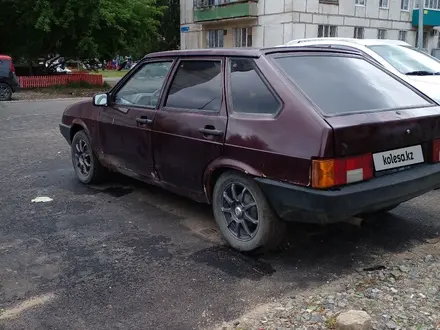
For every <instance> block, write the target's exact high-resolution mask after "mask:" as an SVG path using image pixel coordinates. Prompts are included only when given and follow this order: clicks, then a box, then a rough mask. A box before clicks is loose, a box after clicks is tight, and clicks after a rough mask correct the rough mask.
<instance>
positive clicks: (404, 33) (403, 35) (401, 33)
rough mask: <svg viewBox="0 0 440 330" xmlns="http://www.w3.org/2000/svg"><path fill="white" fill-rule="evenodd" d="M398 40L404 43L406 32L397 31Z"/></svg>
mask: <svg viewBox="0 0 440 330" xmlns="http://www.w3.org/2000/svg"><path fill="white" fill-rule="evenodd" d="M399 40H401V41H406V31H399Z"/></svg>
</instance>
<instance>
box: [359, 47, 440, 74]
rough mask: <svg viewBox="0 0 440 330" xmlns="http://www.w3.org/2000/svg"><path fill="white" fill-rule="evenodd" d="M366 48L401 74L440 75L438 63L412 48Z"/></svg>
mask: <svg viewBox="0 0 440 330" xmlns="http://www.w3.org/2000/svg"><path fill="white" fill-rule="evenodd" d="M368 48H370V49H371V50H372V51H374V52H375V53H377V54H378V55H379V56H380V57H382V58H383V59H384V60H385V61H387V62H388V63H390V64H391V65H392V66H393V67H394V68H396V70H398V71H399V72H401V73H403V74H406V75H418V76H425V75H438V74H440V62H439V61H437V59H435V58H433V57H432V56H430V55H428V54H425V53H423V52H421V51H418V50H417V49H415V48H413V47H404V46H399V45H372V46H368Z"/></svg>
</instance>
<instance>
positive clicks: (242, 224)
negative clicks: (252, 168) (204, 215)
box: [221, 183, 259, 241]
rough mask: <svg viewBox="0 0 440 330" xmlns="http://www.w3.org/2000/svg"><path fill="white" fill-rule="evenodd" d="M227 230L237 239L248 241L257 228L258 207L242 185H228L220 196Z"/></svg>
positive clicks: (253, 235)
mask: <svg viewBox="0 0 440 330" xmlns="http://www.w3.org/2000/svg"><path fill="white" fill-rule="evenodd" d="M221 211H222V212H223V215H224V218H225V221H226V223H227V228H228V230H229V231H230V232H231V234H232V235H234V236H235V237H236V238H237V239H239V240H241V241H249V240H251V239H252V238H254V237H255V235H256V234H257V231H258V228H259V217H258V206H257V202H256V199H255V197H254V196H253V195H252V193H251V192H250V190H249V189H248V188H247V187H246V186H245V185H244V184H242V183H232V184H230V185H228V186H227V187H226V188H225V189H224V190H223V194H222V207H221Z"/></svg>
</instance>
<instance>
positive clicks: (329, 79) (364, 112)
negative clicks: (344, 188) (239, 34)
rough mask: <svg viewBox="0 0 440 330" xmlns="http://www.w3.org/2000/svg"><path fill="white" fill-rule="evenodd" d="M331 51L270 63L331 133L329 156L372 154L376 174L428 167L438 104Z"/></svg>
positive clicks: (439, 127)
mask: <svg viewBox="0 0 440 330" xmlns="http://www.w3.org/2000/svg"><path fill="white" fill-rule="evenodd" d="M336 51H337V50H333V53H331V52H330V51H329V50H328V49H327V50H325V51H324V50H323V49H322V50H321V51H320V52H319V51H318V50H316V51H315V52H311V51H309V52H307V53H302V54H288V55H286V54H282V55H279V56H277V57H276V58H275V61H276V62H277V64H278V65H279V66H280V67H281V69H282V70H284V72H285V73H286V75H287V76H288V78H289V79H290V80H291V81H292V82H293V83H294V84H295V85H296V87H298V88H299V89H300V90H301V91H302V92H303V94H304V95H305V96H306V98H307V99H308V100H309V102H311V104H312V105H313V107H314V108H315V110H316V111H318V112H320V113H321V114H322V118H323V119H324V120H325V121H327V123H328V124H329V125H330V126H331V127H332V128H333V131H334V134H333V135H334V141H332V142H334V146H335V147H334V155H329V156H330V157H331V156H335V157H343V156H350V155H353V156H354V155H362V154H365V153H372V154H373V158H374V162H375V164H374V165H375V170H376V171H385V170H389V169H394V168H401V167H405V166H412V165H414V164H419V163H423V162H425V161H427V160H428V158H429V157H430V154H429V145H430V141H432V140H433V139H434V138H437V137H439V136H440V107H439V106H438V104H436V103H435V102H434V101H433V100H431V99H429V98H428V97H427V96H425V95H424V94H422V93H421V92H420V91H418V90H417V89H415V88H413V87H411V86H410V85H409V84H408V83H406V82H404V81H403V80H401V79H399V78H398V77H396V76H393V75H392V74H391V73H390V72H388V71H386V70H385V69H384V68H383V67H381V66H378V65H376V64H375V63H373V62H370V61H368V60H367V59H365V58H364V57H361V56H359V55H356V54H346V53H342V51H341V50H339V53H336Z"/></svg>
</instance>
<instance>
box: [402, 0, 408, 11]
mask: <svg viewBox="0 0 440 330" xmlns="http://www.w3.org/2000/svg"><path fill="white" fill-rule="evenodd" d="M400 9H401V10H409V0H400Z"/></svg>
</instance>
